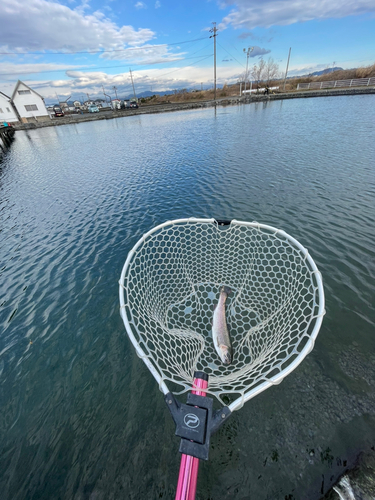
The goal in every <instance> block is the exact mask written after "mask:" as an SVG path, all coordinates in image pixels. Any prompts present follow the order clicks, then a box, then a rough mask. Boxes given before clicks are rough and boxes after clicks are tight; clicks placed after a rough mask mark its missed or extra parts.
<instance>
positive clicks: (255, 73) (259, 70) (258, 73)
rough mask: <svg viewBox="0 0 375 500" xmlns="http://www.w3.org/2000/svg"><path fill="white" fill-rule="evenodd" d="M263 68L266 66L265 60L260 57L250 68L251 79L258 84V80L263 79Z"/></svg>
mask: <svg viewBox="0 0 375 500" xmlns="http://www.w3.org/2000/svg"><path fill="white" fill-rule="evenodd" d="M265 68H266V62H265V60H264V59H263V58H262V57H261V58H260V59H259V62H258V64H254V66H253V67H252V69H251V76H252V78H253V80H254V81H255V82H256V83H257V84H258V85H259V82H261V81H262V80H263V79H264V75H265Z"/></svg>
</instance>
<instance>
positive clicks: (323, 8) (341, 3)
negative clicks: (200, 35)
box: [219, 0, 375, 29]
mask: <svg viewBox="0 0 375 500" xmlns="http://www.w3.org/2000/svg"><path fill="white" fill-rule="evenodd" d="M219 4H220V6H221V7H228V6H231V5H233V6H235V7H234V9H233V10H232V11H231V12H230V13H229V14H228V15H227V16H226V17H224V19H223V20H222V22H221V24H220V25H219V29H224V28H225V27H227V26H228V25H232V26H233V27H234V28H247V29H253V28H256V27H266V28H268V27H269V26H272V25H287V24H293V23H297V22H303V21H311V20H313V19H329V18H341V17H346V16H351V15H359V14H366V13H368V12H375V2H374V0H310V1H309V2H307V1H302V0H254V1H253V2H249V1H248V0H220V1H219Z"/></svg>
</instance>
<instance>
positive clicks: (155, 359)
mask: <svg viewBox="0 0 375 500" xmlns="http://www.w3.org/2000/svg"><path fill="white" fill-rule="evenodd" d="M120 285H121V286H120V301H121V304H122V306H121V313H122V316H123V319H124V323H125V326H126V329H127V331H128V334H129V336H130V338H131V340H132V342H133V344H134V345H135V346H136V347H137V352H138V354H139V355H140V356H141V357H142V358H143V359H144V361H146V363H147V364H148V365H149V367H152V371H153V374H154V376H155V377H156V378H157V380H159V383H160V382H163V383H166V384H167V385H169V386H173V392H175V393H177V394H178V393H181V392H185V391H189V390H191V387H192V382H193V374H194V371H195V370H202V371H204V372H205V373H207V374H208V375H209V390H208V392H209V393H210V394H212V395H214V396H216V397H217V398H218V399H219V400H220V401H221V402H222V403H224V404H226V403H227V402H228V396H229V398H230V399H231V400H233V398H234V397H235V398H241V399H242V401H245V400H247V399H248V397H247V395H248V394H250V393H251V391H253V390H254V388H256V387H257V386H259V384H262V383H263V382H266V381H273V383H277V382H279V381H280V380H281V379H282V378H283V375H284V374H287V373H289V372H288V370H289V371H291V370H290V367H291V366H292V365H293V363H294V365H295V364H296V363H297V364H299V362H300V361H302V359H303V357H305V356H306V354H308V352H310V350H311V349H312V347H313V344H314V340H315V337H316V335H317V333H318V331H319V327H320V324H321V320H322V316H323V314H324V296H323V288H322V282H321V276H320V273H319V272H318V270H317V268H316V266H315V264H314V262H313V260H312V259H311V257H310V255H309V254H308V252H307V251H306V250H305V249H304V248H303V247H302V246H301V245H300V244H299V243H298V242H297V241H296V240H294V239H293V238H291V237H290V236H288V235H287V234H286V233H284V232H283V231H279V230H277V229H275V228H272V227H269V226H264V225H261V224H257V223H242V222H238V221H232V222H231V223H230V224H229V225H226V226H224V227H221V226H220V225H219V224H218V223H217V222H216V221H215V220H214V219H212V220H211V219H209V220H204V219H202V220H199V219H186V220H180V221H173V222H169V223H165V224H162V225H161V226H158V228H155V229H154V230H152V231H150V232H149V233H147V234H146V235H145V236H144V237H143V238H142V239H141V240H140V241H139V242H138V243H137V245H136V246H135V247H134V248H133V250H132V251H131V252H130V253H129V256H128V259H127V261H126V263H125V266H124V269H123V273H122V277H121V280H120ZM221 285H227V286H229V287H230V288H231V290H232V293H231V294H230V295H229V297H228V299H227V303H226V319H227V324H228V329H229V333H230V338H231V342H232V348H233V360H232V363H231V364H230V365H224V364H223V363H222V361H221V360H220V358H219V356H218V354H217V352H216V350H215V347H214V344H213V339H212V317H213V310H214V307H215V305H216V304H217V302H218V298H219V293H220V292H219V289H220V286H221ZM292 369H293V368H292Z"/></svg>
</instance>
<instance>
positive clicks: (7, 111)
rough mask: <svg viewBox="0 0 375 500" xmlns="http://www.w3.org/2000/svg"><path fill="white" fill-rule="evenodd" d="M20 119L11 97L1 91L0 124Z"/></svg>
mask: <svg viewBox="0 0 375 500" xmlns="http://www.w3.org/2000/svg"><path fill="white" fill-rule="evenodd" d="M18 121H19V118H18V116H17V113H16V110H15V109H14V107H13V105H12V102H11V98H10V97H9V96H7V95H6V94H4V93H3V92H0V124H1V123H3V122H7V123H13V122H18Z"/></svg>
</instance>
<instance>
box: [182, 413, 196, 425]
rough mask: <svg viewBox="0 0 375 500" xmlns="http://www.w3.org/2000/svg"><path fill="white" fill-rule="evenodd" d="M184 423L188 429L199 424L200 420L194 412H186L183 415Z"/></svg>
mask: <svg viewBox="0 0 375 500" xmlns="http://www.w3.org/2000/svg"><path fill="white" fill-rule="evenodd" d="M184 424H185V425H187V426H188V427H190V429H195V428H196V427H198V425H199V424H200V420H199V418H198V417H197V416H196V415H195V414H194V413H187V414H186V415H185V416H184Z"/></svg>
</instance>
